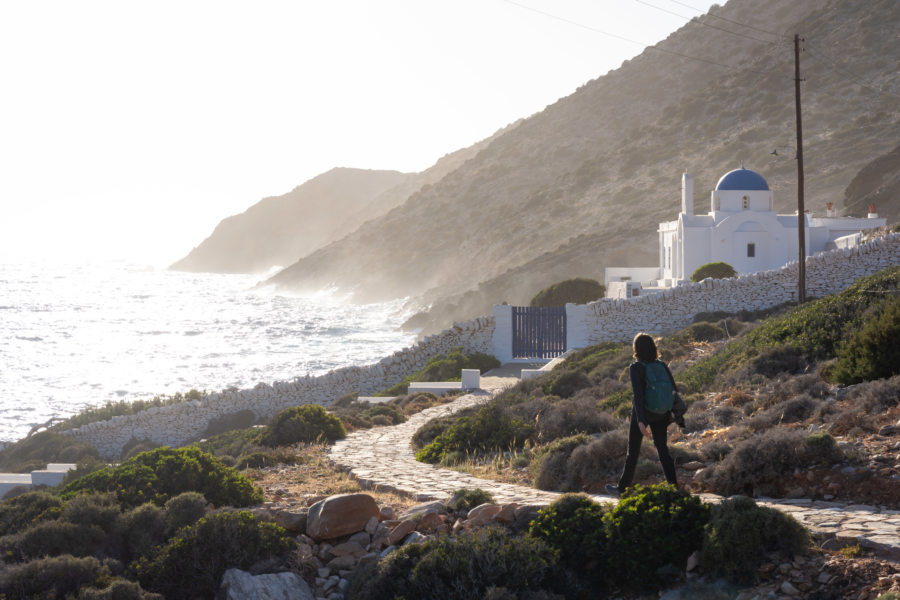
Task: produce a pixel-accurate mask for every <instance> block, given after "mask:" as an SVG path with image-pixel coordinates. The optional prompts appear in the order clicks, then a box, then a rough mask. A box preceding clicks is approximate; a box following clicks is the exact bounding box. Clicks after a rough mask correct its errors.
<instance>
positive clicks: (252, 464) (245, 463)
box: [234, 452, 278, 471]
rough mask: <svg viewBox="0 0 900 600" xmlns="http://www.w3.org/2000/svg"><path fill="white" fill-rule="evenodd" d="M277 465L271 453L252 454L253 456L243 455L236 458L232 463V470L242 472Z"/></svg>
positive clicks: (276, 460)
mask: <svg viewBox="0 0 900 600" xmlns="http://www.w3.org/2000/svg"><path fill="white" fill-rule="evenodd" d="M277 464H278V459H277V458H276V457H275V456H274V455H273V454H272V453H271V452H254V453H253V454H244V455H243V456H240V457H238V459H237V461H236V462H235V463H234V468H235V469H237V470H238V471H243V470H244V469H260V468H262V467H274V466H275V465H277Z"/></svg>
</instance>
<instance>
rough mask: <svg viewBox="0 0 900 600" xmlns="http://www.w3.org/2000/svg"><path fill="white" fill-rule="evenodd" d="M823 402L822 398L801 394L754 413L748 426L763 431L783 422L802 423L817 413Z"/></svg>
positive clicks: (753, 429)
mask: <svg viewBox="0 0 900 600" xmlns="http://www.w3.org/2000/svg"><path fill="white" fill-rule="evenodd" d="M821 403H822V401H821V400H817V399H815V398H811V397H810V396H808V395H807V394H801V395H799V396H797V397H796V398H791V399H790V400H786V401H785V402H782V403H780V404H776V405H775V406H772V407H770V408H767V409H766V410H764V411H761V412H759V413H757V414H755V415H753V418H751V419H749V420H748V421H747V427H749V428H750V429H751V430H752V431H763V430H768V429H771V428H772V427H775V426H777V425H780V424H782V423H800V422H802V421H805V420H806V419H808V418H810V417H811V416H812V415H813V414H815V412H816V410H817V409H818V408H819V405H820V404H821Z"/></svg>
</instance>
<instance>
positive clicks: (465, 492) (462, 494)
mask: <svg viewBox="0 0 900 600" xmlns="http://www.w3.org/2000/svg"><path fill="white" fill-rule="evenodd" d="M493 502H494V496H492V495H491V494H490V493H489V492H486V491H484V490H482V489H479V488H462V489H459V490H456V491H455V492H453V494H452V495H451V496H450V499H449V500H447V503H446V506H447V509H448V510H453V511H461V510H465V511H469V510H472V509H473V508H475V507H476V506H481V505H482V504H487V503H492V504H493Z"/></svg>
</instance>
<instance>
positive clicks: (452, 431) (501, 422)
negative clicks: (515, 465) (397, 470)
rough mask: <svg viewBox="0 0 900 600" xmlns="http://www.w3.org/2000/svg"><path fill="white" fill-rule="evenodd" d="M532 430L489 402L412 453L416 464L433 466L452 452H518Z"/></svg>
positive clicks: (461, 418)
mask: <svg viewBox="0 0 900 600" xmlns="http://www.w3.org/2000/svg"><path fill="white" fill-rule="evenodd" d="M533 430H534V428H533V427H532V426H530V425H527V424H526V423H524V422H523V421H522V420H521V419H518V418H516V417H513V416H511V415H509V414H507V413H506V412H505V411H503V409H502V408H500V406H499V405H498V404H497V403H496V402H491V403H489V404H486V405H484V406H481V407H479V408H478V410H477V411H475V413H474V414H473V415H472V416H465V417H460V418H458V419H457V420H456V421H455V422H454V423H453V424H452V425H450V427H448V428H447V430H446V431H444V432H443V433H441V434H440V435H438V436H437V437H436V438H435V439H434V441H432V442H431V443H430V444H428V445H427V446H425V447H424V448H422V449H421V450H419V451H418V452H417V453H416V460H418V461H421V462H427V463H431V464H436V463H438V462H440V461H441V459H442V458H443V457H444V455H445V454H448V453H450V452H454V451H463V452H465V451H467V450H468V451H472V452H483V451H487V450H498V449H502V450H509V449H512V448H520V447H522V444H523V443H524V442H525V440H526V439H528V438H529V437H530V436H531V434H532V432H533Z"/></svg>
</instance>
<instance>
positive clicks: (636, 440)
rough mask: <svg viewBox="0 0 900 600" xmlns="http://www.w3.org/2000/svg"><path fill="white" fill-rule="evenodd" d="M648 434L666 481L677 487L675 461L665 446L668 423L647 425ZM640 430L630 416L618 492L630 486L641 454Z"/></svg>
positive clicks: (633, 418)
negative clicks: (651, 438)
mask: <svg viewBox="0 0 900 600" xmlns="http://www.w3.org/2000/svg"><path fill="white" fill-rule="evenodd" d="M648 426H649V427H650V432H651V433H652V434H653V445H654V446H656V452H657V454H659V462H660V463H662V468H663V473H665V474H666V481H668V482H669V483H671V484H673V485H678V481H677V480H676V478H675V461H674V460H672V455H670V454H669V446H668V444H667V439H668V434H667V431H666V430H667V429H668V427H669V423H668V421H661V422H659V423H649V424H648ZM643 439H644V436H643V435H641V428H640V427H638V421H637V418H636V417H635V416H634V414H632V415H631V427H630V429H629V430H628V455H627V456H626V457H625V469H624V470H623V471H622V477H621V478H620V479H619V490H620V491H623V490H625V488H627V487H628V486H630V485H631V480H632V479H634V469H635V467H637V461H638V456H639V455H640V453H641V440H643Z"/></svg>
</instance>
